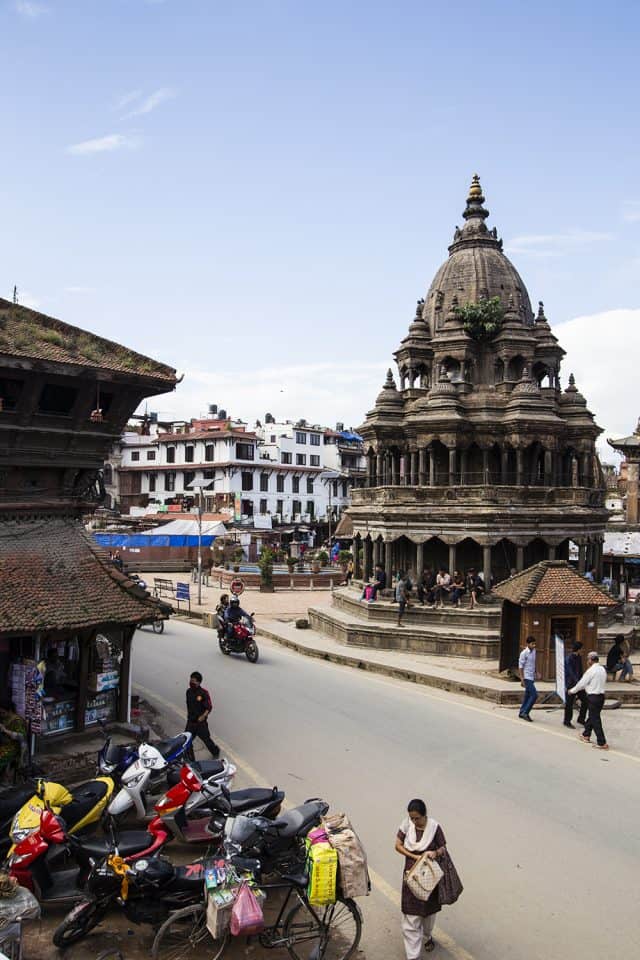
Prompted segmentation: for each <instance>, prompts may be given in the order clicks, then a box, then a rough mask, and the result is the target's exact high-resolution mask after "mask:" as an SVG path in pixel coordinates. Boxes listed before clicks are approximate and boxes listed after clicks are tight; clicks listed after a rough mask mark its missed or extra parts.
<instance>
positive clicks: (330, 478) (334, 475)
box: [321, 470, 340, 563]
mask: <svg viewBox="0 0 640 960" xmlns="http://www.w3.org/2000/svg"><path fill="white" fill-rule="evenodd" d="M321 476H322V480H324V482H325V483H326V485H327V492H328V494H329V506H328V508H327V518H328V521H329V563H331V520H332V514H333V506H332V504H331V487H332V484H333V482H334V480H337V479H338V477H339V476H340V474H339V473H338V471H337V470H326V471H325V472H324V473H323V474H322V475H321Z"/></svg>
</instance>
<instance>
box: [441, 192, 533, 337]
mask: <svg viewBox="0 0 640 960" xmlns="http://www.w3.org/2000/svg"><path fill="white" fill-rule="evenodd" d="M483 203H484V196H483V195H482V188H481V186H480V180H479V178H478V176H477V174H476V175H475V176H474V177H473V180H472V183H471V187H470V190H469V196H468V198H467V206H466V209H465V211H464V213H463V217H464V219H465V224H464V226H463V227H462V228H461V229H460V228H458V227H456V230H455V234H454V238H453V243H452V244H451V246H450V247H449V258H448V260H446V261H445V262H444V263H443V264H442V266H441V267H440V269H439V270H438V272H437V273H436V275H435V277H434V278H433V282H432V284H431V286H430V287H429V292H428V293H427V297H426V301H425V306H424V314H423V315H424V319H425V320H426V321H427V322H428V324H429V327H430V329H431V331H432V333H434V334H435V333H436V331H437V330H439V329H440V328H441V327H442V326H443V325H444V323H445V322H446V319H447V315H448V314H449V313H450V311H451V310H452V309H454V308H455V307H456V306H458V305H459V306H464V305H465V304H467V303H477V302H478V301H479V300H482V299H490V298H491V297H499V298H500V300H501V301H502V304H503V306H504V308H505V311H507V312H508V315H509V318H510V319H511V318H513V319H517V320H519V321H520V322H521V323H525V324H533V321H534V318H533V311H532V309H531V301H530V300H529V294H528V293H527V288H526V287H525V285H524V283H523V281H522V278H521V276H520V274H519V273H518V271H517V270H516V268H515V267H514V265H513V264H512V263H511V261H510V260H509V259H508V257H506V256H505V254H504V253H503V251H502V240H500V239H498V234H497V231H496V229H495V228H494V229H493V230H489V229H488V228H487V226H486V224H485V222H484V221H485V220H486V218H487V217H488V216H489V211H488V210H486V209H485V208H484V207H483Z"/></svg>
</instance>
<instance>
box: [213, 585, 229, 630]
mask: <svg viewBox="0 0 640 960" xmlns="http://www.w3.org/2000/svg"><path fill="white" fill-rule="evenodd" d="M228 606H229V594H228V593H221V594H220V599H219V600H218V605H217V607H216V623H217V625H218V635H219V636H222V635H223V633H224V629H225V623H224V615H225V612H226V609H227V607H228Z"/></svg>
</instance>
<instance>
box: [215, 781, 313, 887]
mask: <svg viewBox="0 0 640 960" xmlns="http://www.w3.org/2000/svg"><path fill="white" fill-rule="evenodd" d="M328 810H329V804H328V803H326V802H325V801H324V800H320V799H313V800H307V801H306V803H303V804H301V805H300V806H299V807H294V808H293V809H292V810H287V811H286V813H283V814H282V815H281V816H280V817H278V819H277V820H267V819H265V818H264V817H252V816H246V815H245V814H240V815H239V816H237V817H227V821H226V823H225V826H224V841H223V845H224V852H225V856H226V857H231V858H233V857H238V856H240V857H247V858H250V859H255V860H259V861H260V863H261V864H262V868H263V871H264V872H265V873H271V872H273V871H275V870H278V871H280V872H282V871H283V870H295V869H296V867H300V865H301V864H303V863H304V860H305V847H304V840H305V837H306V835H307V833H308V832H309V830H311V829H312V827H317V826H318V825H319V824H320V820H321V817H323V816H324V815H325V814H326V813H327V811H328Z"/></svg>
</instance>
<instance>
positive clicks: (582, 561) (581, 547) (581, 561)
mask: <svg viewBox="0 0 640 960" xmlns="http://www.w3.org/2000/svg"><path fill="white" fill-rule="evenodd" d="M586 564H587V545H586V544H585V543H580V544H578V573H584V572H585V570H586Z"/></svg>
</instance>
